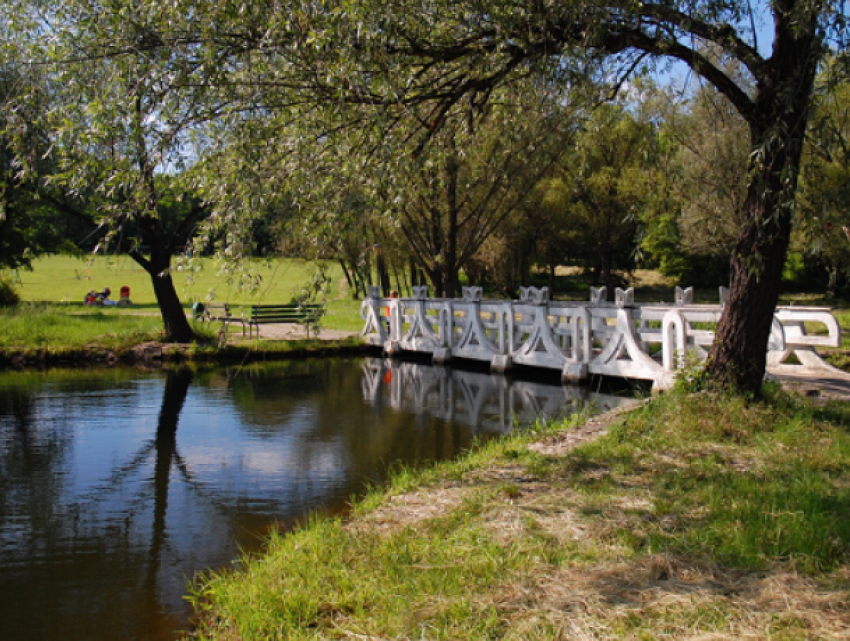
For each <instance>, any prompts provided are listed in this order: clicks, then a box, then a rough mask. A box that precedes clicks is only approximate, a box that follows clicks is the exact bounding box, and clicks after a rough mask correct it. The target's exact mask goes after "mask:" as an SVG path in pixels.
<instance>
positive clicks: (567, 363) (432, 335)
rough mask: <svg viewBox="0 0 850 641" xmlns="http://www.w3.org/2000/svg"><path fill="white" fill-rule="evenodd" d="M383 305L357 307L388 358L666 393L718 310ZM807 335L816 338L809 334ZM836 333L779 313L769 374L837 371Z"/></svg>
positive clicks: (624, 300) (478, 292) (418, 294)
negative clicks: (646, 386) (628, 383)
mask: <svg viewBox="0 0 850 641" xmlns="http://www.w3.org/2000/svg"><path fill="white" fill-rule="evenodd" d="M413 290H414V295H413V297H411V298H382V297H381V296H380V291H379V289H378V288H377V287H370V290H369V294H370V296H369V298H367V299H366V300H364V301H363V303H362V306H361V316H362V318H363V320H364V321H365V325H364V328H363V331H362V335H363V337H364V338H365V340H366V341H367V342H368V343H370V344H372V345H375V346H378V347H381V348H382V349H383V351H384V353H385V354H388V355H394V354H398V353H400V352H417V353H425V354H431V355H432V357H433V360H434V361H435V362H438V363H444V362H447V361H450V360H453V359H466V360H472V361H483V362H487V363H489V364H490V368H491V369H492V370H494V371H507V370H509V369H511V368H513V367H515V366H518V365H521V366H528V367H538V368H545V369H553V370H558V371H559V372H560V373H561V378H562V380H564V381H567V382H575V383H577V382H582V381H585V380H587V379H588V378H590V377H591V376H594V375H600V376H614V377H619V378H629V379H637V380H645V381H651V382H652V384H653V388H654V389H659V390H662V389H668V388H669V387H670V386H671V385H672V384H673V381H674V380H675V377H676V376H677V375H678V374H679V373H681V372H682V370H683V369H684V368H686V367H687V366H688V364H689V363H694V362H698V361H700V360H703V359H704V358H705V357H706V356H707V354H708V349H709V348H710V347H711V345H712V343H713V342H714V329H715V327H716V326H717V322H718V321H719V320H720V314H721V312H722V309H723V299H724V296H725V289H724V288H721V303H720V304H718V305H696V304H694V303H693V289H692V288H688V289H684V290H683V289H681V288H678V287H677V288H676V301H675V302H673V303H635V302H634V290H633V289H629V290H625V291H623V290H621V289H617V291H616V298H615V302H613V303H610V302H607V301H606V300H605V294H606V292H605V288H604V287H603V288H598V289H597V288H591V295H590V300H589V301H587V302H574V301H552V300H549V292H548V289H547V288H545V287H544V288H542V289H537V288H534V287H526V288H521V296H520V300H484V299H482V289H481V288H480V287H464V288H463V298H461V299H438V298H429V297H428V287H427V286H423V287H414V288H413ZM813 330H814V331H813ZM840 344H841V328H840V326H839V324H838V321H837V320H836V318H835V317H834V316H833V315H832V313H831V312H830V310H829V309H828V308H824V307H793V306H791V307H777V309H776V313H775V314H774V321H773V329H772V332H771V336H770V343H769V346H768V372H769V373H773V374H781V373H792V372H794V370H795V369H799V368H805V369H806V370H807V371H811V370H812V369H822V370H823V371H824V372H825V373H826V372H835V371H836V370H835V369H834V368H832V367H831V366H830V365H828V364H827V363H826V362H825V361H824V360H823V359H822V358H821V357H820V356H819V355H818V353H817V351H816V349H815V348H816V347H838V346H840Z"/></svg>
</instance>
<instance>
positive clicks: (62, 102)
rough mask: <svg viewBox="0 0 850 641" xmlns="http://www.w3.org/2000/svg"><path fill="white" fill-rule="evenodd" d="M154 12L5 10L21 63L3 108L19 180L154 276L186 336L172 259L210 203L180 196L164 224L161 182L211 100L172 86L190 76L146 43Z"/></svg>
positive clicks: (179, 333) (7, 51) (73, 7)
mask: <svg viewBox="0 0 850 641" xmlns="http://www.w3.org/2000/svg"><path fill="white" fill-rule="evenodd" d="M160 17H161V16H159V15H156V14H149V13H147V12H146V11H145V10H144V7H142V6H139V5H138V3H136V4H134V3H127V5H126V6H123V5H121V3H100V2H98V1H97V0H95V1H93V2H90V1H88V0H79V1H78V0H67V1H61V2H51V3H40V2H36V1H34V2H28V1H22V2H19V3H18V2H11V3H9V4H7V5H5V6H4V7H3V8H2V9H0V18H2V20H3V23H4V25H6V26H7V28H9V26H10V25H12V29H13V31H12V30H10V31H9V33H8V34H7V35H9V39H7V40H6V41H5V42H4V43H3V45H5V46H3V47H2V48H0V49H2V57H3V59H5V60H7V61H10V62H11V61H14V63H15V65H16V68H17V69H19V70H20V73H19V76H18V84H17V88H16V89H17V94H16V100H15V101H10V102H9V103H7V105H6V107H7V108H6V110H5V120H6V125H7V129H6V133H7V136H8V137H9V138H10V139H11V140H12V141H13V144H14V147H15V152H16V163H17V168H18V179H19V180H22V181H27V182H28V183H29V184H31V185H36V187H34V189H36V190H37V192H38V196H39V198H40V199H41V201H42V202H49V203H51V204H52V205H53V206H54V207H55V208H57V209H58V210H59V211H62V212H64V213H65V214H66V215H67V216H69V217H71V218H73V219H75V220H76V221H78V222H79V223H81V224H85V225H87V226H88V228H89V230H90V232H91V234H92V235H93V237H96V238H97V239H98V240H99V243H98V250H100V251H103V252H109V251H117V252H121V253H125V254H127V255H129V256H130V257H131V258H132V259H133V260H135V261H136V262H137V263H138V264H139V265H140V266H141V267H142V268H143V269H144V270H145V271H146V272H147V273H148V274H149V275H150V278H151V284H152V287H153V291H154V294H155V296H156V300H157V303H158V305H159V309H160V312H161V316H162V320H163V325H164V329H165V337H166V340H169V341H178V342H188V341H191V340H192V339H193V338H194V333H193V331H192V328H191V326H190V325H189V323H188V321H187V319H186V315H185V312H184V310H183V307H182V305H181V302H180V299H179V297H178V294H177V291H176V289H175V286H174V282H173V280H172V275H171V264H172V259H173V257H174V256H175V254H176V253H177V251H178V248H179V247H181V246H184V245H186V244H187V243H189V242H191V240H192V237H193V235H194V234H195V231H196V226H197V225H198V223H199V221H200V220H201V219H202V218H203V217H204V216H205V215H206V212H207V209H206V208H205V207H204V206H203V205H202V203H200V202H199V201H197V199H193V198H187V203H190V205H189V206H187V207H185V208H183V209H182V210H181V211H182V219H181V220H180V221H179V222H177V223H176V224H172V223H171V222H166V220H165V218H166V217H165V216H164V215H163V214H164V208H165V207H167V205H163V201H164V199H165V196H166V195H165V194H163V193H162V186H163V184H165V183H166V182H167V183H168V184H169V185H171V186H172V187H174V186H175V185H176V184H177V181H176V179H174V178H173V177H172V179H171V180H168V181H164V180H161V176H160V174H163V173H165V172H169V173H172V174H175V175H176V174H178V173H179V171H180V170H181V169H183V168H184V167H185V165H186V163H187V162H190V161H193V160H194V158H193V157H192V150H191V149H190V148H188V147H187V142H188V133H187V132H188V131H189V130H190V128H191V126H192V124H193V123H194V122H196V121H198V120H202V118H201V117H200V116H199V113H200V110H201V106H202V105H203V107H204V108H206V107H209V105H210V102H208V101H205V100H203V101H202V100H200V96H201V94H203V93H205V91H206V86H201V85H196V86H192V87H188V86H185V85H184V86H182V87H180V88H176V87H174V85H173V84H172V81H173V80H174V79H175V78H178V77H179V78H181V79H185V78H186V73H187V71H186V69H185V68H184V67H182V66H181V65H182V64H184V63H185V60H182V59H177V58H175V57H173V56H172V55H171V54H170V52H169V51H168V50H167V49H165V48H162V47H156V46H151V45H152V44H153V45H155V44H156V37H157V36H156V31H157V28H158V22H156V20H155V19H158V18H160ZM178 67H179V68H178ZM22 114H27V115H28V117H27V118H26V119H24V118H22V117H21V115H22ZM34 130H35V131H38V132H39V140H38V143H39V144H38V145H37V146H36V145H34V144H33V135H32V132H33V131H34ZM44 158H49V161H50V162H49V163H44V162H42V160H43V159H44ZM187 193H188V192H187ZM171 210H172V212H173V211H175V210H176V208H173V207H172V208H171Z"/></svg>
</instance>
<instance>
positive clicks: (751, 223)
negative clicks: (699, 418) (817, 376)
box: [705, 17, 820, 396]
mask: <svg viewBox="0 0 850 641" xmlns="http://www.w3.org/2000/svg"><path fill="white" fill-rule="evenodd" d="M818 46H820V44H819V41H818V39H817V38H816V36H815V29H814V28H811V29H809V30H807V29H805V28H798V25H796V24H795V23H793V21H792V20H791V19H790V17H786V21H785V22H782V21H780V22H778V23H777V37H776V41H775V44H774V55H773V56H772V57H771V59H770V60H769V61H768V67H767V69H766V71H765V72H764V74H763V75H762V77H761V78H760V81H759V84H758V94H757V96H756V98H755V103H754V109H753V113H752V114H750V117H749V118H748V120H749V123H750V132H751V136H752V141H753V149H754V152H753V154H752V155H751V162H750V180H749V187H748V191H747V198H746V200H745V202H744V214H745V223H744V225H743V226H742V227H741V230H740V232H739V234H738V238H737V240H736V243H735V247H734V248H733V252H732V259H731V275H730V287H729V298H728V300H727V302H726V307H725V308H724V310H723V315H722V317H721V319H720V323H719V324H718V327H717V335H716V341H715V345H714V349H713V350H712V353H711V355H710V357H709V360H708V363H707V364H706V370H705V373H706V375H707V377H708V379H709V380H710V381H711V382H713V383H715V384H718V385H720V386H722V387H725V388H732V389H737V390H738V391H741V392H744V393H748V394H752V395H754V396H758V395H759V393H760V391H761V386H762V381H763V379H764V374H765V367H766V364H767V344H768V338H769V336H770V329H771V324H772V322H773V314H774V310H775V307H776V304H777V302H778V300H779V289H780V284H781V279H782V269H783V266H784V264H785V258H786V255H787V251H788V244H789V240H790V237H791V226H792V214H793V202H794V194H795V192H796V187H797V177H798V174H799V169H800V158H801V155H802V148H803V141H804V139H805V130H806V125H807V121H808V108H809V102H810V98H811V95H812V90H813V85H814V78H815V72H816V61H817V60H818V59H819V56H818V55H816V48H817V47H818Z"/></svg>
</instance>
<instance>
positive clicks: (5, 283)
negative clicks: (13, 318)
mask: <svg viewBox="0 0 850 641" xmlns="http://www.w3.org/2000/svg"><path fill="white" fill-rule="evenodd" d="M20 302H21V297H20V295H19V294H18V290H17V289H15V286H14V285H13V284H12V281H11V280H9V279H8V278H0V307H14V306H16V305H17V304H18V303H20Z"/></svg>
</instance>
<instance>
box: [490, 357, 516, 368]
mask: <svg viewBox="0 0 850 641" xmlns="http://www.w3.org/2000/svg"><path fill="white" fill-rule="evenodd" d="M513 367H514V361H513V359H512V358H511V357H510V356H507V355H502V354H497V355H496V356H494V357H493V360H492V361H490V371H491V372H507V371H508V370H511V369H513Z"/></svg>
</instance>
